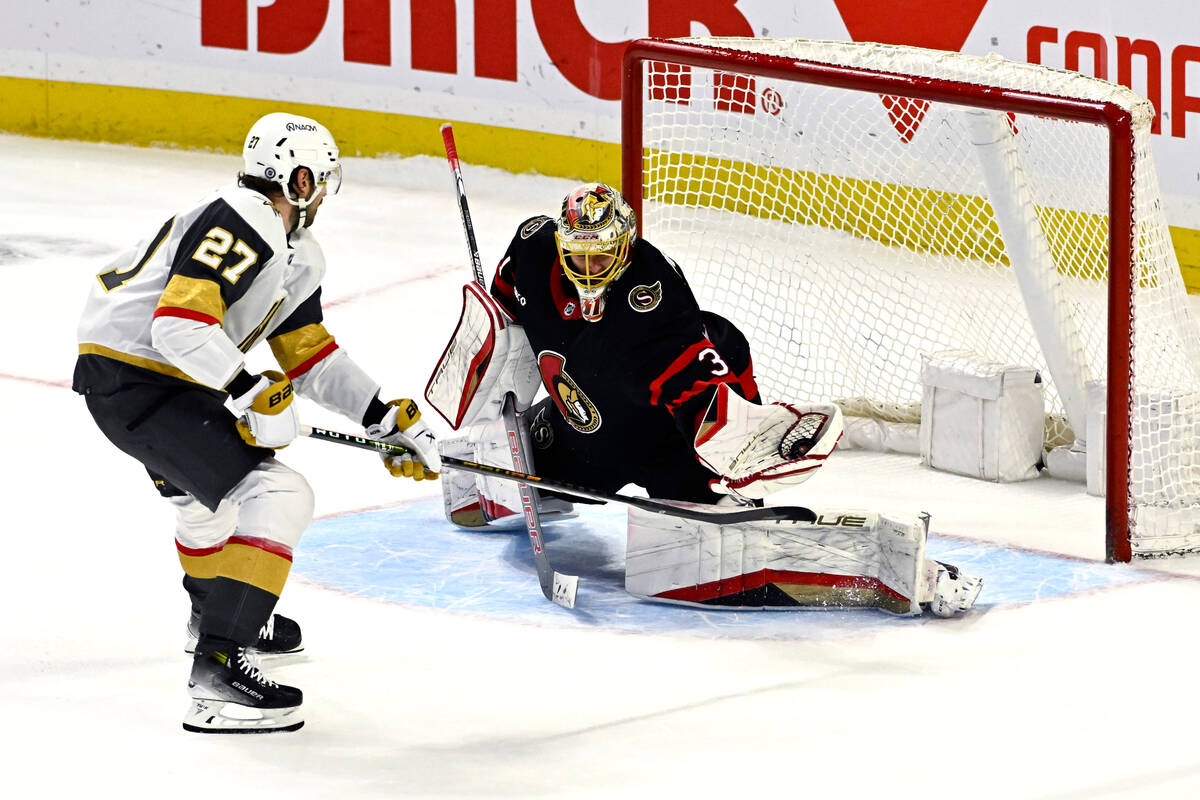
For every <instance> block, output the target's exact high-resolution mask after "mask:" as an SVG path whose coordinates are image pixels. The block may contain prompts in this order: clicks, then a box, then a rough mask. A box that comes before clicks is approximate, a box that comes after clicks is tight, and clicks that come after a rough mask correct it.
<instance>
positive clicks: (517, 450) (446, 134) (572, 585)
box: [442, 122, 579, 608]
mask: <svg viewBox="0 0 1200 800" xmlns="http://www.w3.org/2000/svg"><path fill="white" fill-rule="evenodd" d="M442 141H443V142H444V143H445V145H446V160H447V161H449V162H450V171H451V172H452V173H453V174H454V192H455V194H456V195H457V196H458V211H459V216H461V217H462V226H463V234H464V235H465V236H466V237H467V252H468V253H469V254H470V256H471V267H472V269H473V270H474V272H475V282H476V283H477V284H479V286H480V287H481V288H482V289H483V290H484V291H485V292H486V291H487V280H486V278H484V275H483V265H482V263H481V261H480V258H479V245H478V243H476V241H475V226H474V225H473V224H472V223H471V210H470V209H469V208H468V207H467V187H466V184H465V183H464V182H463V176H462V166H461V165H460V164H459V162H458V148H457V147H456V146H455V144H454V128H453V127H452V126H451V125H450V123H449V122H447V123H445V124H444V125H442ZM503 417H504V429H505V431H506V432H507V433H508V447H509V451H510V453H511V454H512V460H513V466H514V467H516V468H517V470H519V471H524V469H525V464H526V463H528V459H527V457H526V455H525V454H526V453H528V452H529V441H528V434H526V433H525V432H524V430H523V429H522V428H521V425H520V422H519V418H518V416H517V411H516V398H515V397H514V396H513V395H512V394H509V395H508V396H507V397H505V398H504V413H503ZM517 488H518V490H519V492H520V496H521V510H522V511H523V512H524V515H525V531H526V533H528V534H529V546H530V548H532V550H533V565H534V567H535V568H536V569H537V575H538V583H540V584H541V586H542V594H544V595H546V599H547V600H549V601H550V602H552V603H557V604H558V605H560V606H563V607H564V608H574V607H575V593H576V590H577V589H578V587H579V578H578V576H575V575H563V574H562V573H560V572H556V571H555V570H554V568H553V567H551V566H550V556H549V555H548V554H547V553H546V543H545V541H544V540H543V539H542V517H541V515H540V514H539V513H538V507H537V501H536V500H535V499H534V496H533V490H532V489H530V488H529V483H528V482H527V481H526V482H520V481H519V482H518V484H517Z"/></svg>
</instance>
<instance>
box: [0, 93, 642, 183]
mask: <svg viewBox="0 0 1200 800" xmlns="http://www.w3.org/2000/svg"><path fill="white" fill-rule="evenodd" d="M0 97H3V98H4V102H3V103H0V130H6V131H10V132H12V133H22V134H26V135H30V136H45V137H50V138H54V139H78V140H81V141H90V142H114V143H117V144H133V145H141V146H174V147H188V148H200V149H207V150H215V151H218V152H224V153H241V151H242V136H243V135H244V134H245V132H246V131H247V130H249V128H250V126H251V125H252V124H253V123H254V121H255V120H256V119H258V118H259V117H260V116H262V115H263V114H266V113H268V112H271V111H290V112H293V113H296V114H302V115H304V116H306V117H312V118H314V119H317V120H320V121H321V122H322V123H323V124H324V125H325V126H326V127H328V128H329V129H330V130H331V131H333V135H334V136H335V137H336V138H337V141H338V145H339V147H340V148H341V151H342V154H343V155H346V156H365V157H374V156H384V155H397V156H414V155H428V156H438V157H444V156H445V150H444V145H443V143H442V137H441V134H440V128H441V125H442V123H444V122H452V123H454V138H455V141H456V143H457V145H458V152H459V155H460V156H461V157H462V159H463V161H464V162H466V163H467V164H482V165H486V166H491V167H498V168H500V169H503V170H507V171H509V172H515V173H522V172H531V171H533V172H537V173H540V174H542V175H557V176H562V177H566V178H575V179H578V180H589V181H591V180H599V181H604V182H606V183H610V184H614V185H615V184H619V183H620V175H621V148H620V145H617V144H612V143H608V142H596V141H592V140H589V139H576V138H574V137H571V136H560V135H557V134H552V133H537V132H533V131H524V130H519V129H516V128H504V127H500V126H496V125H480V124H477V123H472V122H460V121H458V120H445V119H430V118H428V117H418V116H412V115H408V114H390V113H387V112H383V111H365V110H362V109H351V108H333V107H330V106H319V105H310V104H305V103H288V102H281V101H274V100H258V99H252V98H244V97H222V96H218V95H209V94H200V93H194V92H177V91H169V90H165V89H141V88H136V87H129V86H105V85H102V84H94V83H70V82H66V81H43V80H36V79H31V78H11V77H3V76H0ZM347 178H348V179H350V180H352V178H351V176H350V175H347ZM351 188H352V183H347V185H346V189H347V190H349V189H351Z"/></svg>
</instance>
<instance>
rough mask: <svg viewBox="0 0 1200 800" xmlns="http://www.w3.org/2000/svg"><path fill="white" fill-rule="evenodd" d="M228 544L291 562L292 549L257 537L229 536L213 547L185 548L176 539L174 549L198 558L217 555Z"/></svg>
mask: <svg viewBox="0 0 1200 800" xmlns="http://www.w3.org/2000/svg"><path fill="white" fill-rule="evenodd" d="M230 544H241V545H246V546H247V547H257V548H258V549H259V550H263V551H265V552H267V553H271V554H273V555H277V556H279V557H280V558H286V559H287V560H288V561H291V560H292V548H290V547H288V546H287V545H285V544H283V543H281V542H276V541H272V540H271V539H262V538H259V537H257V536H231V537H229V539H228V540H226V541H224V542H222V543H221V544H219V545H217V546H215V547H187V546H186V545H184V544H183V543H182V542H180V541H179V540H178V539H176V540H175V549H176V550H178V551H179V552H180V553H182V554H183V555H185V556H192V557H193V558H199V557H203V556H211V555H213V554H215V553H219V552H221V551H222V550H224V549H225V546H226V545H230Z"/></svg>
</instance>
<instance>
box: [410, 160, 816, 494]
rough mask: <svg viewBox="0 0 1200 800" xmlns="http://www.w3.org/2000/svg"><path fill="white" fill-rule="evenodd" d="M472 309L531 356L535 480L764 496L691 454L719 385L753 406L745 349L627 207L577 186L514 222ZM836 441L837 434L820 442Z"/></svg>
mask: <svg viewBox="0 0 1200 800" xmlns="http://www.w3.org/2000/svg"><path fill="white" fill-rule="evenodd" d="M481 301H483V302H492V301H494V303H498V304H499V307H500V309H502V313H503V315H505V316H506V317H507V318H508V319H510V320H512V321H513V322H515V323H516V324H517V325H518V326H520V329H521V330H522V331H523V335H524V337H526V338H527V339H528V344H527V345H525V344H524V343H523V342H522V343H521V345H518V346H515V347H516V349H520V350H526V349H528V350H529V351H530V352H532V354H534V357H535V359H536V370H537V371H536V373H534V374H535V376H536V377H540V381H541V383H542V384H543V385H544V386H545V388H546V390H547V392H548V394H549V397H547V398H546V399H545V400H544V401H542V402H541V403H539V404H538V405H537V406H536V407H534V408H533V409H532V410H531V411H530V412H529V413H528V414H527V415H526V416H527V418H528V419H530V420H531V422H530V425H531V436H532V439H533V442H534V452H533V454H532V456H533V461H534V463H535V464H536V465H537V469H538V471H539V473H540V474H541V475H543V476H545V477H553V478H556V479H558V480H564V481H568V482H575V483H584V484H588V485H590V486H594V487H598V488H600V489H601V490H603V491H608V492H612V491H616V490H617V489H620V488H621V487H622V486H624V485H626V484H630V483H632V484H636V485H638V486H641V487H642V488H644V489H645V490H646V491H647V492H648V493H649V494H650V495H651V496H653V497H657V498H663V499H671V500H684V501H692V502H702V503H712V502H716V501H717V500H718V499H719V498H720V497H721V496H722V495H723V494H739V495H742V496H748V497H762V496H763V494H764V493H765V487H764V486H756V485H752V484H755V483H756V482H759V481H763V480H769V479H770V476H769V475H767V474H757V475H754V476H752V477H749V478H748V479H746V480H742V481H739V480H737V479H735V478H732V477H730V476H729V475H727V474H725V473H722V472H721V470H720V468H719V467H718V466H717V465H716V464H714V463H713V462H712V461H705V460H704V459H703V454H702V456H701V458H700V459H698V458H697V450H696V447H695V444H696V441H697V437H698V436H700V437H701V439H704V438H706V437H711V436H712V435H713V434H716V435H717V437H718V438H719V437H720V435H721V434H720V431H719V430H718V429H719V428H720V427H721V425H720V424H719V422H720V421H719V420H717V418H716V416H715V414H716V413H717V410H718V408H717V406H718V404H717V403H714V399H715V398H716V397H717V396H718V389H720V388H722V387H723V388H724V390H725V391H724V392H723V393H721V397H722V404H721V406H722V408H723V407H724V406H725V405H727V403H726V400H727V398H730V397H732V398H733V399H732V400H728V403H732V404H736V405H737V406H750V405H752V404H757V402H758V387H757V386H756V384H755V381H754V375H753V368H752V364H751V357H750V348H749V345H748V344H747V342H746V339H745V337H744V336H743V335H742V334H741V332H739V331H738V330H737V328H736V327H734V326H733V325H732V324H731V323H730V322H728V321H727V320H725V319H723V318H722V317H720V316H718V315H716V314H713V313H710V312H707V311H701V310H700V308H699V306H698V305H697V303H696V300H695V298H694V297H693V296H692V292H691V289H690V288H689V287H688V284H687V281H686V280H685V279H684V277H683V274H682V273H681V272H680V270H679V267H678V266H677V265H676V264H675V263H674V262H673V261H671V260H670V258H668V257H667V256H666V255H664V254H663V253H662V252H660V251H659V250H658V249H657V248H656V247H654V245H652V244H651V243H650V242H648V241H646V240H644V239H640V238H637V236H636V219H635V217H634V214H633V211H632V210H631V209H630V207H629V204H628V203H626V202H625V200H624V198H622V197H621V195H620V194H619V193H618V192H616V191H615V190H614V189H612V188H611V187H609V186H606V185H604V184H599V183H591V184H585V185H583V186H581V187H579V188H577V189H576V190H574V191H572V192H571V193H570V194H569V195H568V196H567V197H566V198H565V200H564V201H563V205H562V211H561V214H560V215H559V217H558V219H557V220H554V219H552V218H550V217H546V216H538V217H533V218H531V219H529V220H526V221H525V222H524V223H522V224H521V226H520V227H519V228H518V230H517V232H516V235H514V236H513V239H512V242H511V244H510V245H509V247H508V251H507V252H506V253H505V254H504V257H503V259H502V260H501V262H500V265H499V267H498V269H497V271H496V275H495V278H494V280H493V282H492V287H491V298H490V299H489V300H481ZM493 391H494V390H493ZM480 394H486V392H484V391H482V390H481V391H480ZM432 399H433V398H432V397H431V400H432ZM435 405H437V403H436V402H435ZM710 409H711V411H712V414H710V415H709V416H708V419H707V420H706V419H705V417H706V414H707V413H708V412H709V411H710ZM827 410H829V411H830V415H831V416H832V414H834V413H836V409H834V408H833V407H832V406H831V407H828V409H827ZM830 421H831V422H833V420H830ZM454 422H455V421H454V420H451V424H454ZM833 427H834V426H832V425H831V426H829V428H828V430H830V431H832V430H833ZM836 440H837V434H836V432H834V433H833V435H832V436H831V437H830V438H829V440H828V441H827V442H826V443H825V444H826V445H827V446H828V448H832V444H833V443H834V442H836ZM740 444H741V443H740V442H739V446H740ZM825 452H827V450H826V451H825ZM634 454H636V456H635V455H634ZM813 455H814V457H816V456H818V455H820V454H818V453H814V454H813ZM809 466H811V465H809ZM457 480H460V481H461V480H463V479H462V478H461V476H459V477H458V478H457ZM497 488H498V489H499V490H500V491H503V488H502V487H500V486H499V485H498V484H497ZM484 505H485V507H487V508H491V511H489V512H488V513H493V512H496V513H499V512H501V511H502V510H504V509H508V505H505V504H501V506H502V508H501V507H494V508H493V507H492V506H491V505H490V504H489V503H488V501H487V500H485V501H484Z"/></svg>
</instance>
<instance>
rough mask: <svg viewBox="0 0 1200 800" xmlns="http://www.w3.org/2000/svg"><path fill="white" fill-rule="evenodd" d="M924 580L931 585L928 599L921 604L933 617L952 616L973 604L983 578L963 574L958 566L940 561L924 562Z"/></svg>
mask: <svg viewBox="0 0 1200 800" xmlns="http://www.w3.org/2000/svg"><path fill="white" fill-rule="evenodd" d="M925 569H926V580H927V581H929V583H930V584H931V586H932V590H931V592H930V594H929V600H928V601H927V602H923V603H922V604H921V606H922V608H926V609H928V610H929V611H930V612H932V613H933V615H934V616H935V617H954V616H958V615H959V614H963V613H966V612H967V611H969V610H970V609H971V607H972V606H974V605H975V600H976V598H978V597H979V592H980V590H981V589H983V578H977V577H975V576H972V575H964V574H963V573H962V572H961V571H959V569H958V567H955V566H953V565H951V564H945V563H943V562H941V561H927V562H926V563H925Z"/></svg>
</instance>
